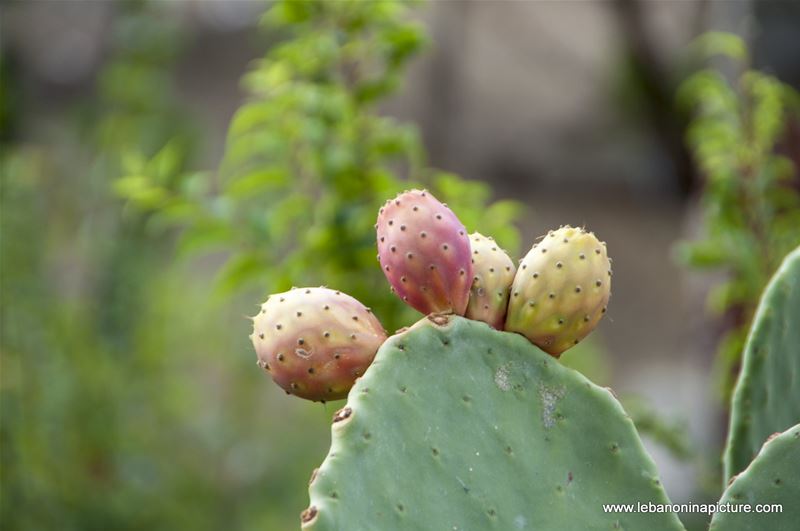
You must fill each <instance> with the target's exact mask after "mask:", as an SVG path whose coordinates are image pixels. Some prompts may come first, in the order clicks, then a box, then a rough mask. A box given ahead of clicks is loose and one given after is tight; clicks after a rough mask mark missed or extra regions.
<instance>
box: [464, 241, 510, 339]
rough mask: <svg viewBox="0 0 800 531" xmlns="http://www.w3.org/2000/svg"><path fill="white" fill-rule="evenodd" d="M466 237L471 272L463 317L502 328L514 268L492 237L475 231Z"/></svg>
mask: <svg viewBox="0 0 800 531" xmlns="http://www.w3.org/2000/svg"><path fill="white" fill-rule="evenodd" d="M469 241H470V245H471V247H472V275H473V276H472V290H471V291H470V294H469V305H468V306H467V313H466V317H468V318H469V319H474V320H476V321H483V322H484V323H487V324H489V325H490V326H491V327H493V328H495V329H497V330H502V329H503V323H504V322H505V320H506V309H507V308H508V295H509V293H510V292H511V283H512V282H514V273H516V272H517V268H516V267H514V262H513V261H512V260H511V258H509V257H508V255H507V254H506V252H505V251H504V250H502V249H501V248H500V247H499V246H498V245H497V243H495V241H494V239H493V238H487V237H486V236H484V235H482V234H480V233H477V232H475V233H472V234H470V235H469Z"/></svg>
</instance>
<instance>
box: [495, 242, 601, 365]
mask: <svg viewBox="0 0 800 531" xmlns="http://www.w3.org/2000/svg"><path fill="white" fill-rule="evenodd" d="M610 295H611V260H610V259H609V258H608V254H607V252H606V245H605V243H604V242H601V241H599V240H598V239H597V237H595V235H594V234H593V233H591V232H586V231H585V230H583V229H580V228H574V227H570V226H564V227H561V228H560V229H558V230H554V231H550V232H549V233H548V234H547V235H546V236H544V237H543V238H542V239H541V241H539V243H537V244H536V245H534V246H533V247H532V248H531V250H530V251H529V252H528V254H527V255H526V256H525V258H523V259H522V262H521V263H520V266H519V269H518V270H517V274H516V276H515V277H514V283H513V284H512V288H511V298H510V301H509V304H508V315H507V316H506V323H505V329H506V330H507V331H510V332H518V333H520V334H522V335H524V336H525V337H527V338H528V339H529V340H530V341H531V342H532V343H533V344H535V345H536V346H538V347H539V348H541V349H542V350H544V351H545V352H547V353H549V354H551V355H553V356H555V357H558V356H560V355H561V353H562V352H564V351H565V350H567V349H568V348H570V347H571V346H573V345H575V344H577V343H578V342H579V341H581V340H582V339H583V338H584V337H586V336H587V335H589V333H590V332H591V331H592V330H594V328H595V327H596V326H597V324H598V323H599V322H600V319H601V318H602V317H603V314H604V313H605V312H606V307H607V305H608V299H609V297H610Z"/></svg>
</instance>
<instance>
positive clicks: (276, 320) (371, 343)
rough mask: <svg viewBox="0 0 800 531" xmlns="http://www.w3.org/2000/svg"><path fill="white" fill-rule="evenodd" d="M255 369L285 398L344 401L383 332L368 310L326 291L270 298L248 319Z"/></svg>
mask: <svg viewBox="0 0 800 531" xmlns="http://www.w3.org/2000/svg"><path fill="white" fill-rule="evenodd" d="M250 339H251V340H252V341H253V346H254V347H255V349H256V354H257V355H258V365H259V366H260V367H262V368H263V369H264V370H266V371H267V372H269V373H270V375H271V376H272V379H273V380H275V383H277V384H278V385H279V386H281V387H282V388H283V389H284V390H285V391H286V392H287V393H290V394H293V395H297V396H299V397H301V398H307V399H309V400H319V401H323V402H324V401H326V400H337V399H340V398H344V397H346V396H347V392H348V391H349V390H350V388H351V387H352V386H353V383H354V382H355V381H356V378H358V377H359V376H361V375H362V374H364V371H366V370H367V367H369V364H370V363H372V359H373V358H374V357H375V353H376V352H377V351H378V348H379V347H380V346H381V344H383V342H384V341H385V340H386V332H385V331H384V329H383V327H382V326H381V323H380V322H379V321H378V319H377V318H376V317H375V316H374V315H373V314H372V313H371V311H370V310H369V308H367V307H366V306H364V305H363V304H361V303H360V302H358V301H357V300H356V299H354V298H353V297H351V296H349V295H346V294H344V293H342V292H340V291H334V290H331V289H327V288H294V289H292V290H291V291H287V292H285V293H278V294H277V295H272V296H270V297H269V299H267V302H265V303H264V304H262V305H261V311H260V312H259V314H258V315H256V316H255V317H254V318H253V334H252V335H251V336H250Z"/></svg>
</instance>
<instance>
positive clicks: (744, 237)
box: [676, 32, 800, 403]
mask: <svg viewBox="0 0 800 531" xmlns="http://www.w3.org/2000/svg"><path fill="white" fill-rule="evenodd" d="M693 48H694V50H695V51H696V52H697V53H698V55H699V56H700V57H701V58H704V59H709V58H711V57H715V56H716V57H719V56H722V57H725V58H727V59H729V60H730V61H729V63H728V64H726V65H720V67H710V68H705V69H703V70H700V71H699V72H696V73H694V74H693V75H691V76H690V77H689V78H688V79H687V80H686V81H684V82H683V84H682V85H681V87H680V89H679V93H678V102H679V105H680V106H681V107H682V109H683V110H684V111H687V112H690V113H691V114H692V119H691V121H690V123H689V126H688V129H687V132H686V139H687V142H688V144H689V145H690V147H691V148H692V151H693V153H694V156H695V159H696V161H697V165H698V167H699V168H700V170H701V171H702V175H703V177H704V182H703V187H702V193H701V197H700V202H701V208H702V229H701V232H702V234H701V235H700V236H699V237H698V238H697V239H696V240H694V241H686V242H682V243H681V244H680V245H678V246H677V249H676V250H677V253H678V256H679V259H680V260H681V261H682V262H683V263H685V264H687V265H688V266H690V267H693V268H696V269H712V270H718V271H721V272H723V274H724V279H723V280H721V281H720V282H719V283H718V284H717V285H716V286H715V287H714V288H713V290H712V291H711V292H710V293H709V295H708V307H709V309H710V310H711V311H712V312H713V313H714V314H716V315H719V316H722V319H723V320H724V327H725V332H724V333H723V335H722V338H721V339H720V345H719V351H718V355H717V359H716V363H717V366H716V369H715V371H716V373H717V380H718V383H719V387H720V392H721V394H722V395H723V398H724V402H726V403H727V402H728V401H729V397H730V393H731V391H732V390H733V385H734V383H735V382H736V375H737V374H738V369H739V362H740V359H741V355H742V350H743V348H744V341H745V338H746V337H747V332H748V330H749V328H750V323H751V321H752V318H753V313H754V312H755V308H756V306H757V305H758V301H759V298H760V296H761V292H762V290H763V289H764V286H765V285H766V283H767V282H768V281H769V279H770V277H771V276H772V274H773V273H774V272H775V270H776V269H777V267H778V265H780V263H781V260H782V259H783V257H784V256H786V254H787V253H788V252H789V251H791V250H792V249H794V248H795V247H797V246H798V245H800V171H798V165H797V164H798V163H799V162H800V147H798V146H800V94H798V92H797V91H795V90H794V89H793V88H792V87H791V86H789V85H787V84H785V83H782V82H781V81H780V80H778V79H776V78H775V77H774V76H771V75H768V74H765V73H763V72H760V71H758V70H754V69H753V68H752V67H750V58H749V53H748V50H747V46H746V44H745V43H744V41H743V40H742V39H741V38H740V37H738V36H737V35H733V34H730V33H717V32H711V33H707V34H705V35H703V36H702V37H700V38H699V39H698V40H697V41H696V42H695V43H694V45H693ZM724 67H727V70H730V67H733V71H732V72H731V73H730V75H726V74H725V72H724V70H723V69H722V68H724Z"/></svg>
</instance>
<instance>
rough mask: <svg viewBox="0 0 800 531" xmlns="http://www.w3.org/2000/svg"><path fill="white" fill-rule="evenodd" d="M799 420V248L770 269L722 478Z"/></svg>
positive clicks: (736, 400)
mask: <svg viewBox="0 0 800 531" xmlns="http://www.w3.org/2000/svg"><path fill="white" fill-rule="evenodd" d="M798 422H800V248H798V249H796V250H795V251H793V252H792V253H790V254H789V255H788V256H787V257H786V259H785V260H784V262H783V265H781V267H780V268H779V269H778V272H777V273H775V276H774V277H773V278H772V280H771V281H770V283H769V285H768V286H767V289H766V290H765V291H764V295H763V296H762V298H761V303H760V304H759V307H758V310H757V311H756V316H755V319H754V320H753V326H752V328H751V330H750V335H749V337H748V339H747V343H746V345H745V349H744V357H743V359H742V370H741V373H740V376H739V381H738V382H737V383H736V389H735V390H734V393H733V402H732V405H731V420H730V428H729V431H728V442H727V446H726V449H725V454H724V457H723V461H724V465H725V479H726V481H727V480H728V479H729V478H730V477H731V476H733V475H734V474H736V473H738V472H740V471H742V470H744V468H745V467H746V466H747V465H748V464H749V463H750V461H752V459H753V457H754V456H755V454H756V452H758V450H759V448H761V444H762V443H763V442H764V440H766V438H767V437H768V436H769V435H771V434H772V433H775V432H779V431H783V430H785V429H787V428H788V427H790V426H793V425H795V424H797V423H798Z"/></svg>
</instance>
